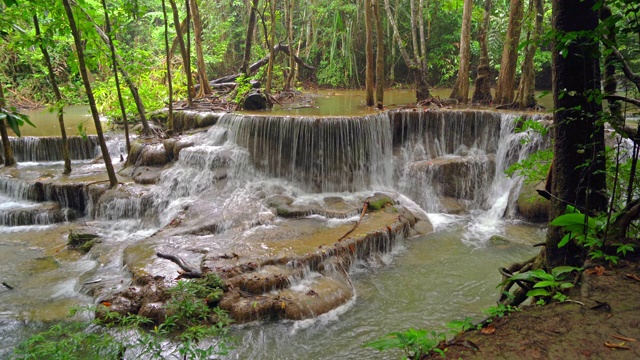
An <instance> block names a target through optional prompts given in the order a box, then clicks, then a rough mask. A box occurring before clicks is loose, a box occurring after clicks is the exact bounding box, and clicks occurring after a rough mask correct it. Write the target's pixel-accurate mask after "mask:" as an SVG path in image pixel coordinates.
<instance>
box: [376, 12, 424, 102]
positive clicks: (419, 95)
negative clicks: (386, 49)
mask: <svg viewBox="0 0 640 360" xmlns="http://www.w3.org/2000/svg"><path fill="white" fill-rule="evenodd" d="M384 7H385V9H386V10H387V18H388V19H389V23H390V24H391V28H392V29H393V37H394V38H395V39H396V42H397V43H398V49H399V50H400V55H402V58H403V59H404V62H405V63H406V64H407V67H408V68H409V70H410V71H411V73H412V74H413V77H414V80H415V82H416V101H418V102H419V101H422V100H424V99H427V98H428V97H429V85H427V81H426V80H425V68H423V67H422V65H421V64H420V62H419V61H416V60H419V59H412V58H411V57H410V56H409V53H408V52H407V49H406V48H405V46H404V43H403V42H402V38H401V37H400V33H399V32H398V26H397V24H396V21H395V18H394V15H393V12H392V11H391V6H390V5H389V0H384Z"/></svg>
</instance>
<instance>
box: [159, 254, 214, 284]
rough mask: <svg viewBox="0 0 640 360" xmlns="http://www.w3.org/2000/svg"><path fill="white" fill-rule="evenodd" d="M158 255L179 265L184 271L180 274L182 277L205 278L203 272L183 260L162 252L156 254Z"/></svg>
mask: <svg viewBox="0 0 640 360" xmlns="http://www.w3.org/2000/svg"><path fill="white" fill-rule="evenodd" d="M156 255H157V256H158V257H159V258H162V259H167V260H170V261H172V262H173V263H174V264H176V265H178V266H179V267H180V268H181V269H182V271H184V272H183V273H181V274H180V276H181V277H186V278H201V277H203V276H204V274H203V273H202V270H200V269H196V268H194V267H191V266H189V265H188V264H187V263H186V262H185V261H184V260H182V259H181V258H179V257H178V256H176V255H172V254H165V253H161V252H158V253H156Z"/></svg>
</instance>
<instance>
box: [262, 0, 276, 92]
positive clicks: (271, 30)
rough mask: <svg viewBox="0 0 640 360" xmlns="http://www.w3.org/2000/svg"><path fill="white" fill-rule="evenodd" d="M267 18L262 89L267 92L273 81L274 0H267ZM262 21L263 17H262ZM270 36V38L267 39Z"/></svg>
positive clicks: (274, 58)
mask: <svg viewBox="0 0 640 360" xmlns="http://www.w3.org/2000/svg"><path fill="white" fill-rule="evenodd" d="M269 18H270V19H271V21H270V22H271V24H270V25H271V26H270V27H269V35H267V34H266V29H265V34H264V36H265V38H266V42H267V46H268V47H269V55H270V56H269V64H267V84H266V85H265V87H264V91H265V92H266V93H267V94H269V93H270V92H271V82H272V81H273V64H274V63H275V62H276V56H275V53H274V51H273V45H275V42H276V3H275V0H269ZM263 21H264V18H263ZM269 38H271V40H269Z"/></svg>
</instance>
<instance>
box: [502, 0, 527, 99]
mask: <svg viewBox="0 0 640 360" xmlns="http://www.w3.org/2000/svg"><path fill="white" fill-rule="evenodd" d="M509 6H510V8H509V25H508V27H507V37H506V40H505V42H504V48H503V49H502V60H501V61H500V74H499V75H498V84H497V86H496V96H495V104H497V105H501V104H511V103H512V102H513V92H514V88H515V84H516V66H517V61H518V43H519V42H520V31H521V29H522V15H523V12H524V10H523V4H522V0H511V3H510V5H509Z"/></svg>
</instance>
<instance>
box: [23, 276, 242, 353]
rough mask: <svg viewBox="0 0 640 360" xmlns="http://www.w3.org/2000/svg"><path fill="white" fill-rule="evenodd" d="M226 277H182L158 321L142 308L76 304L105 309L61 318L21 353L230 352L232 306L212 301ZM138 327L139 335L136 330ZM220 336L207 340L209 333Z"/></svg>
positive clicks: (76, 311)
mask: <svg viewBox="0 0 640 360" xmlns="http://www.w3.org/2000/svg"><path fill="white" fill-rule="evenodd" d="M223 289H224V282H223V281H222V280H221V279H220V278H219V277H218V276H217V275H215V274H208V275H207V276H206V277H204V278H202V279H196V280H193V281H184V280H181V281H179V282H178V284H177V285H176V286H175V287H173V288H171V289H170V290H169V294H170V295H171V298H170V299H169V300H168V301H167V303H166V305H165V308H166V311H167V316H166V318H165V320H164V321H163V322H162V323H161V324H159V325H157V326H154V327H153V329H151V330H150V331H147V330H145V329H146V328H148V327H149V326H151V325H153V322H152V321H151V319H149V318H146V317H142V316H139V315H136V314H129V315H121V314H119V313H117V312H113V311H109V310H108V308H106V307H104V306H102V305H100V309H97V308H95V307H84V308H79V309H72V310H71V313H70V316H74V315H76V314H77V313H78V312H86V313H89V314H91V313H93V312H95V311H96V310H101V311H104V316H103V317H102V318H101V319H94V320H92V321H90V322H89V323H87V322H70V323H61V324H56V325H54V326H52V327H51V328H49V330H47V331H45V332H42V333H39V334H36V335H33V336H32V337H31V338H29V339H28V340H26V341H25V342H23V343H22V344H20V345H19V346H18V347H17V348H16V350H15V353H14V357H15V358H16V359H98V358H99V359H105V360H109V359H122V358H123V355H124V353H125V351H126V350H127V349H135V350H134V351H138V352H139V353H140V354H139V355H140V356H143V355H146V356H149V357H150V358H152V359H165V358H166V357H167V356H179V358H184V359H209V358H211V357H212V356H214V355H224V354H226V352H227V345H226V343H225V340H226V335H227V329H228V326H229V324H230V323H231V319H230V318H229V316H228V315H227V313H226V312H224V311H223V310H221V309H220V308H218V307H215V308H211V306H210V305H209V304H213V303H217V301H218V300H219V299H220V297H221V296H222V292H223ZM132 332H133V334H134V335H133V336H132ZM214 338H215V339H217V342H213V343H212V344H210V345H208V346H207V345H204V342H205V340H207V339H214Z"/></svg>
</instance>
